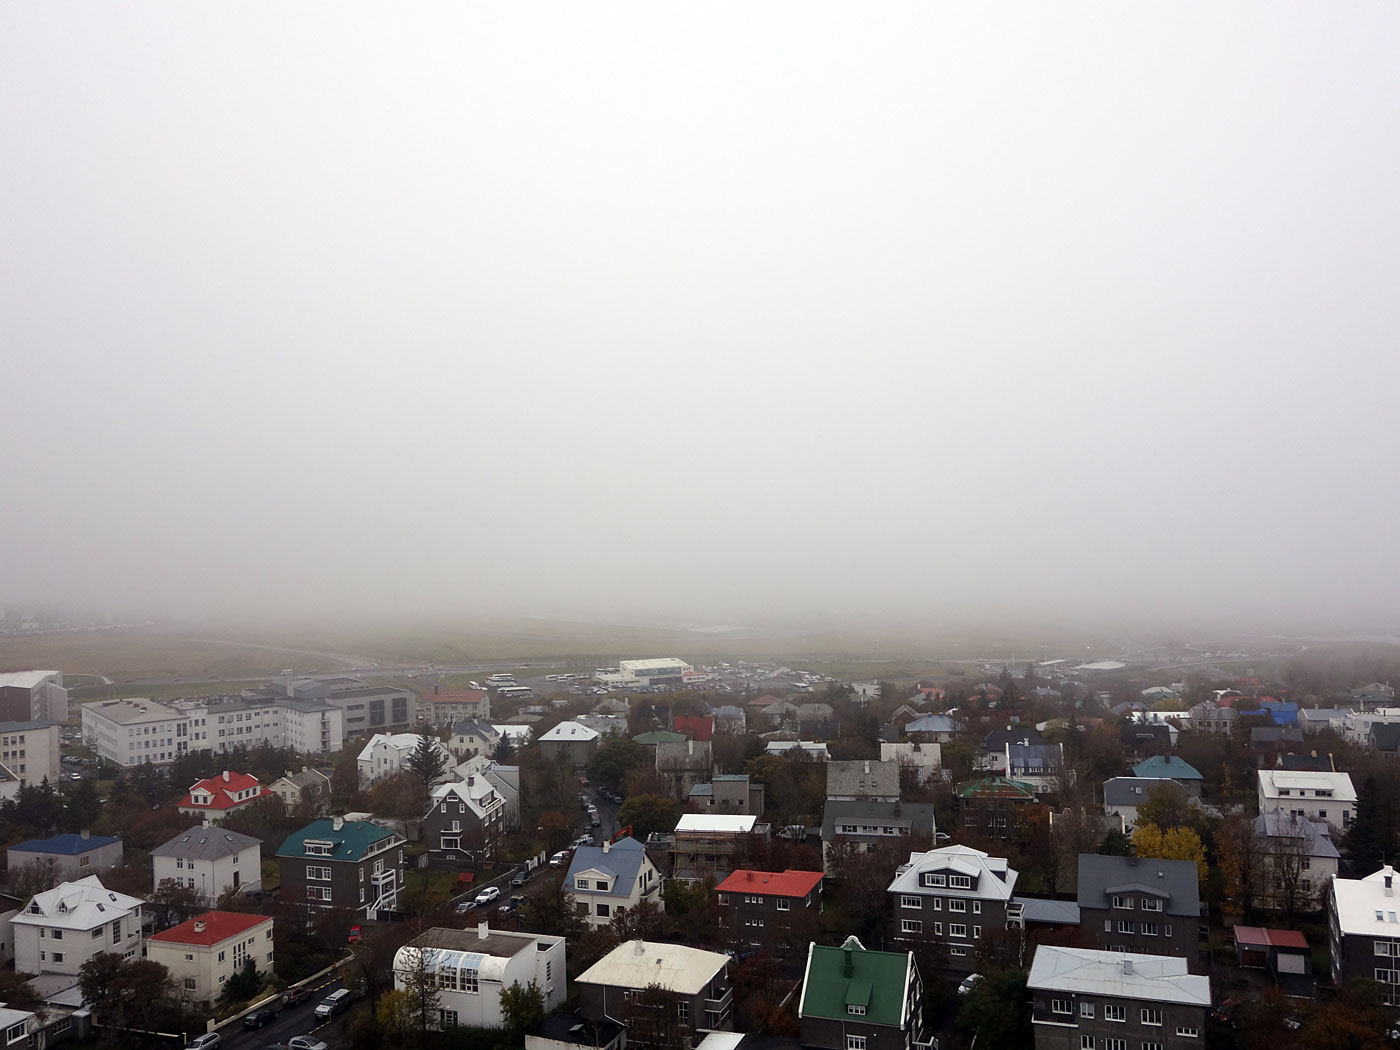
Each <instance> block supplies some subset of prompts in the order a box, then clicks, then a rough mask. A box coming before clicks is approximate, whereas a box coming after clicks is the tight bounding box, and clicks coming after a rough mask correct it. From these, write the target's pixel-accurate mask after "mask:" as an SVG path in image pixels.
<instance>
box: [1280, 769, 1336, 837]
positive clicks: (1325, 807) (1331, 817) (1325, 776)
mask: <svg viewBox="0 0 1400 1050" xmlns="http://www.w3.org/2000/svg"><path fill="white" fill-rule="evenodd" d="M1258 777H1259V812H1260V813H1268V812H1269V811H1270V810H1273V809H1281V810H1283V811H1284V812H1285V813H1290V814H1292V815H1293V816H1295V817H1306V818H1307V819H1308V820H1320V821H1324V822H1325V823H1327V824H1330V825H1331V826H1332V828H1333V829H1334V830H1336V831H1345V830H1346V829H1347V828H1349V827H1351V821H1352V818H1353V817H1355V816H1356V788H1354V787H1353V786H1352V783H1351V777H1350V775H1348V774H1346V773H1312V772H1307V771H1304V770H1285V769H1261V770H1259V771H1258Z"/></svg>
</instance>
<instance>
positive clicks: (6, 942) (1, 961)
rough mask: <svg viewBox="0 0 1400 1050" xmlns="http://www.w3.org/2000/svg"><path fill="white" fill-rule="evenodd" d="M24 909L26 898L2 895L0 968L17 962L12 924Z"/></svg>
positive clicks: (0, 894)
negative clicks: (12, 920)
mask: <svg viewBox="0 0 1400 1050" xmlns="http://www.w3.org/2000/svg"><path fill="white" fill-rule="evenodd" d="M23 907H24V898H22V897H15V896H12V895H10V894H8V893H0V966H7V965H9V964H10V963H13V962H14V961H15V928H14V925H13V924H12V923H11V922H10V920H11V919H13V918H14V917H15V916H16V915H18V914H19V911H20V909H21V908H23Z"/></svg>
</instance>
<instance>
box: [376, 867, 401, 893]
mask: <svg viewBox="0 0 1400 1050" xmlns="http://www.w3.org/2000/svg"><path fill="white" fill-rule="evenodd" d="M370 884H371V885H373V886H374V889H375V892H376V893H383V892H384V889H385V887H388V886H397V885H398V884H399V873H398V872H397V871H396V870H395V869H393V868H385V869H384V870H383V871H379V872H375V874H374V877H373V878H371V879H370Z"/></svg>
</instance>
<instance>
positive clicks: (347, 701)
mask: <svg viewBox="0 0 1400 1050" xmlns="http://www.w3.org/2000/svg"><path fill="white" fill-rule="evenodd" d="M322 699H324V700H325V702H326V703H328V704H330V705H331V706H333V707H338V708H340V709H341V711H343V712H344V716H345V736H346V739H348V740H354V739H356V738H358V737H359V736H361V735H362V734H364V733H366V732H375V733H385V732H393V731H395V730H397V731H399V732H403V731H405V730H408V729H411V728H412V727H413V726H414V725H416V724H417V719H418V698H417V697H416V696H414V695H413V694H412V693H410V692H408V691H407V690H406V689H389V688H384V687H380V686H370V687H366V688H356V689H345V690H342V691H338V692H332V693H330V694H329V695H328V696H325V697H323V698H322Z"/></svg>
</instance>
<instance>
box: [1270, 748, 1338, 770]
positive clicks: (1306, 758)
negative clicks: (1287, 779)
mask: <svg viewBox="0 0 1400 1050" xmlns="http://www.w3.org/2000/svg"><path fill="white" fill-rule="evenodd" d="M1274 768H1275V769H1287V770H1290V771H1292V772H1298V771H1299V770H1302V771H1304V772H1308V773H1335V772H1337V764H1336V763H1335V762H1333V761H1332V756H1331V755H1330V754H1329V755H1319V754H1318V753H1317V752H1316V751H1310V752H1309V753H1308V754H1306V755H1300V754H1297V753H1295V752H1292V751H1286V752H1284V753H1283V754H1280V755H1276V756H1274Z"/></svg>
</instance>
